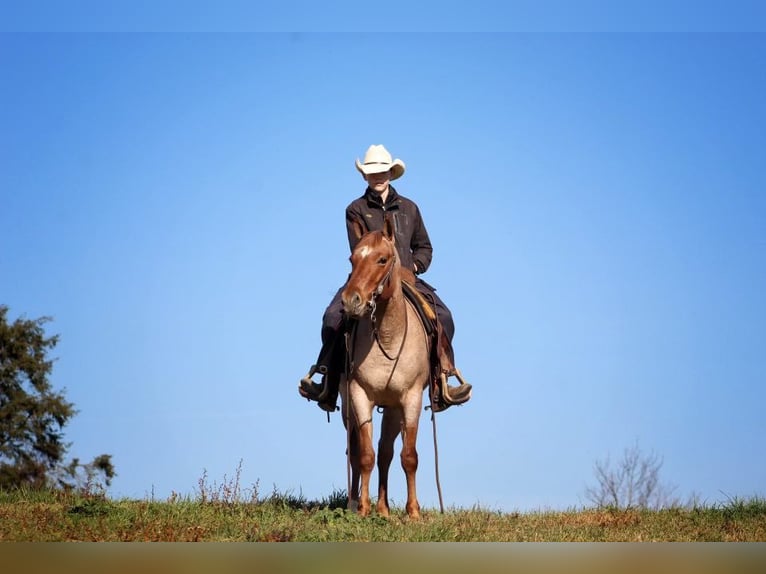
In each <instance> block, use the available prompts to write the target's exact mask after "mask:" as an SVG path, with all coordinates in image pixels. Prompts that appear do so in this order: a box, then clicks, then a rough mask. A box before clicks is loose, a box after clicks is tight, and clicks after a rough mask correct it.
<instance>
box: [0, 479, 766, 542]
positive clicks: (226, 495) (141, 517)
mask: <svg viewBox="0 0 766 574" xmlns="http://www.w3.org/2000/svg"><path fill="white" fill-rule="evenodd" d="M229 484H231V483H229ZM235 495H236V498H235ZM344 505H345V493H343V492H333V493H332V494H330V495H329V496H328V497H326V498H325V499H323V500H306V499H305V498H303V497H302V496H300V495H298V496H296V495H293V494H284V493H279V492H277V491H276V490H275V491H274V492H272V493H271V494H270V495H268V496H265V497H260V496H259V495H258V492H257V488H255V489H253V490H252V491H251V492H250V493H249V497H244V496H243V494H242V493H241V492H238V491H236V490H232V489H227V487H223V486H222V487H218V488H217V489H211V488H210V487H208V486H206V490H203V491H202V492H200V493H198V494H197V495H196V496H195V497H193V498H192V497H180V496H178V495H173V496H171V497H170V499H169V500H167V501H164V502H155V501H148V500H141V501H138V500H110V499H109V498H107V497H105V496H103V495H93V494H88V493H66V492H61V491H23V490H19V491H6V492H0V541H75V540H78V541H240V542H245V541H259V542H289V541H314V542H323V541H391V542H410V541H418V542H430V541H447V542H462V541H485V542H520V541H556V542H593V541H766V500H764V499H760V498H754V499H749V500H739V499H735V500H731V501H729V502H728V503H726V504H725V505H718V506H713V507H704V508H694V509H690V510H686V509H669V510H660V511H650V510H615V509H583V510H571V511H565V512H531V513H523V514H522V513H501V512H493V511H488V510H483V509H481V508H474V509H470V510H464V509H451V510H449V511H447V512H445V513H444V514H440V513H439V512H438V511H436V510H428V509H426V510H425V511H424V513H423V518H422V520H420V521H418V522H415V521H410V520H409V519H407V518H406V514H405V512H404V510H403V509H398V508H396V509H393V513H392V514H393V515H392V518H390V519H384V518H382V517H379V516H376V515H373V516H371V517H368V518H361V517H359V516H358V515H357V514H355V513H352V512H348V511H346V510H345V509H344V508H343V506H344Z"/></svg>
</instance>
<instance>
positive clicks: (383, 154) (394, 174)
mask: <svg viewBox="0 0 766 574" xmlns="http://www.w3.org/2000/svg"><path fill="white" fill-rule="evenodd" d="M356 169H358V170H359V173H361V174H362V175H369V174H371V173H382V172H384V171H388V170H391V180H392V181H393V180H395V179H398V178H400V177H402V175H403V174H404V162H403V161H402V160H400V159H395V160H392V159H391V154H390V153H388V150H387V149H386V148H385V147H383V146H382V145H371V146H370V147H369V148H367V153H366V154H364V163H362V162H360V161H359V159H357V160H356Z"/></svg>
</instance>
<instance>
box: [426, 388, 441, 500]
mask: <svg viewBox="0 0 766 574" xmlns="http://www.w3.org/2000/svg"><path fill="white" fill-rule="evenodd" d="M428 402H429V403H430V407H431V428H432V429H433V435H434V470H435V473H436V491H437V492H438V493H439V511H440V512H441V513H442V514H444V500H443V499H442V485H441V481H440V480H439V445H438V444H437V441H436V413H435V412H434V401H433V391H432V390H431V388H430V385H429V389H428Z"/></svg>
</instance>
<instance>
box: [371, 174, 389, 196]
mask: <svg viewBox="0 0 766 574" xmlns="http://www.w3.org/2000/svg"><path fill="white" fill-rule="evenodd" d="M365 179H366V180H367V185H368V186H370V189H371V190H372V191H374V192H375V193H377V194H381V193H383V192H384V191H386V190H387V189H388V184H389V183H390V182H391V171H390V170H389V171H384V172H382V173H370V174H368V175H367V176H366V177H365Z"/></svg>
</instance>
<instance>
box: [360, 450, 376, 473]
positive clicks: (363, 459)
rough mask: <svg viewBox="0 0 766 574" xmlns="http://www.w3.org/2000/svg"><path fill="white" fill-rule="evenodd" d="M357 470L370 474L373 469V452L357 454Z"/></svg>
mask: <svg viewBox="0 0 766 574" xmlns="http://www.w3.org/2000/svg"><path fill="white" fill-rule="evenodd" d="M359 468H360V469H361V471H362V472H372V469H373V468H375V452H373V451H372V450H366V451H364V452H362V453H360V454H359Z"/></svg>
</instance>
